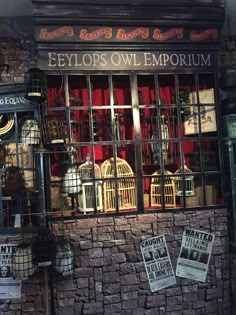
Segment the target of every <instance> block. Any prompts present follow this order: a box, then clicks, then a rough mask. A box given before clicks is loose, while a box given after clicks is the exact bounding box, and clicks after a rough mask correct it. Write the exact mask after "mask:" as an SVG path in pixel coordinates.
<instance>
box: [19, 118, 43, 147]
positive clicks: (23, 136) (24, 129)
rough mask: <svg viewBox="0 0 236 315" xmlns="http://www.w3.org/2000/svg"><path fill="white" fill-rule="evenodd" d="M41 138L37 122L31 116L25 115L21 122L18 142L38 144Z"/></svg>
mask: <svg viewBox="0 0 236 315" xmlns="http://www.w3.org/2000/svg"><path fill="white" fill-rule="evenodd" d="M40 138H41V133H40V128H39V122H38V121H37V120H36V119H35V118H33V117H27V118H25V119H24V121H23V122H22V124H21V133H20V142H21V143H26V144H39V143H40Z"/></svg>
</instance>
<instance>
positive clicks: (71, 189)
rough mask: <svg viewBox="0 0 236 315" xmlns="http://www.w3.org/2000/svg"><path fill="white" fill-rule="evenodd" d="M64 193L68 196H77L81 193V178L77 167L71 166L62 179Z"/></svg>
mask: <svg viewBox="0 0 236 315" xmlns="http://www.w3.org/2000/svg"><path fill="white" fill-rule="evenodd" d="M62 190H63V192H64V193H67V194H68V195H73V194H79V193H80V191H81V178H80V172H79V169H78V167H77V166H75V165H72V166H70V167H69V168H68V170H67V172H66V174H65V175H64V177H63V188H62Z"/></svg>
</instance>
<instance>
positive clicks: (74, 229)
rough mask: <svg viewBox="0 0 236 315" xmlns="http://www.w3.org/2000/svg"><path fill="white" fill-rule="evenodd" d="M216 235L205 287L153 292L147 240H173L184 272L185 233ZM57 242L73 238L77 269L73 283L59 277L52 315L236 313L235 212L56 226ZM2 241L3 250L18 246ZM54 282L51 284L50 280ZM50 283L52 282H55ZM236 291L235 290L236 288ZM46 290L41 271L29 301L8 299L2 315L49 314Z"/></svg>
mask: <svg viewBox="0 0 236 315" xmlns="http://www.w3.org/2000/svg"><path fill="white" fill-rule="evenodd" d="M186 227H187V228H196V229H200V230H203V231H208V232H211V233H214V234H215V242H214V247H213V255H212V257H211V260H210V265H209V271H208V275H207V280H206V282H205V283H201V282H197V281H193V280H188V279H184V278H179V277H177V284H176V285H174V286H171V287H168V288H166V289H162V290H160V291H158V292H155V293H152V292H151V291H150V288H149V283H148V280H147V276H146V272H145V268H144V263H143V260H142V256H141V252H140V242H141V241H142V240H143V239H146V238H149V237H152V236H156V235H162V234H165V237H166V241H167V246H168V249H169V253H170V257H171V260H172V263H173V268H174V270H175V268H176V261H177V256H178V254H179V250H180V245H181V239H182V234H183V230H184V228H186ZM53 231H54V235H55V236H56V237H58V236H59V237H61V236H62V234H63V235H64V236H65V237H66V239H70V240H71V242H72V244H73V247H74V253H75V269H74V271H73V274H71V275H69V276H61V275H58V274H56V273H53V282H52V285H53V291H52V293H53V296H54V299H53V302H54V305H55V313H53V312H50V311H51V303H50V296H51V290H50V288H51V285H50V283H49V287H48V298H49V313H50V314H52V315H53V314H56V315H80V314H83V315H91V314H94V315H103V314H104V315H108V314H109V315H111V314H122V315H141V314H145V315H159V314H165V315H181V314H184V315H192V314H193V315H198V314H204V315H206V314H212V315H213V314H222V315H228V314H229V315H230V314H234V313H233V311H231V274H232V279H235V278H236V273H235V271H234V269H233V270H232V273H231V270H230V269H231V266H233V267H234V266H235V265H236V260H234V261H233V262H232V261H231V263H230V255H229V240H228V232H227V210H225V209H217V210H206V211H187V212H176V213H159V214H154V213H152V214H144V215H126V216H124V217H102V218H95V219H82V220H77V221H65V222H64V223H62V222H60V223H58V222H57V223H53ZM20 237H21V236H20V235H18V236H15V237H14V238H9V236H6V237H4V236H2V237H1V238H0V240H1V242H2V243H5V242H18V241H19V240H20ZM49 278H50V277H49ZM49 280H50V279H49ZM233 289H234V291H233V292H235V286H234V287H233ZM45 307H46V300H45V284H44V275H43V272H42V271H41V272H40V273H37V274H35V275H34V276H32V277H31V278H30V279H29V280H27V281H23V286H22V299H21V300H11V301H10V300H5V301H4V300H2V301H1V303H0V314H1V315H3V314H4V315H20V314H21V315H22V314H23V315H41V314H44V315H45V314H46V312H45Z"/></svg>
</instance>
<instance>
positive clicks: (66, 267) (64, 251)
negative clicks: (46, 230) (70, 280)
mask: <svg viewBox="0 0 236 315" xmlns="http://www.w3.org/2000/svg"><path fill="white" fill-rule="evenodd" d="M54 268H55V270H56V271H57V272H58V273H60V274H62V275H68V274H70V273H72V272H73V268H74V253H73V249H72V245H71V243H70V242H69V241H66V240H60V241H57V242H56V258H55V262H54Z"/></svg>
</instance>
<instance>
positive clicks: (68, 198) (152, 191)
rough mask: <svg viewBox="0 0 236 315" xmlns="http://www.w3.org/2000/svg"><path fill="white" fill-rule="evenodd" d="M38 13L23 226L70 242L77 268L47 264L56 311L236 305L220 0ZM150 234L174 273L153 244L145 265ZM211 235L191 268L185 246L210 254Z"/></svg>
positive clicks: (38, 4)
mask: <svg viewBox="0 0 236 315" xmlns="http://www.w3.org/2000/svg"><path fill="white" fill-rule="evenodd" d="M203 8H204V10H203ZM169 12H172V13H171V14H170V13H169ZM33 13H34V27H35V41H36V45H37V53H38V58H37V61H36V65H35V66H34V67H33V68H32V69H31V72H29V81H28V83H29V82H31V83H32V82H34V84H33V85H32V86H33V87H34V88H35V87H36V86H37V84H38V82H39V81H37V80H38V78H39V77H40V78H41V79H42V78H43V80H42V81H40V86H38V87H39V88H40V93H39V94H37V93H36V94H34V93H32V91H29V90H27V93H28V95H27V98H28V99H29V100H30V101H32V102H33V103H34V104H37V114H34V115H35V118H37V120H38V121H39V126H40V130H41V131H40V135H41V138H40V140H39V141H38V142H37V143H36V142H34V141H33V140H31V142H30V141H29V140H28V138H27V139H26V137H27V135H26V134H24V136H21V140H22V139H23V140H24V141H23V142H26V143H28V144H29V143H30V145H31V147H33V151H34V153H32V154H33V155H34V154H35V156H36V158H35V182H36V189H35V187H34V184H32V186H33V187H31V189H30V197H29V194H28V195H27V198H28V199H30V200H31V210H30V211H31V212H30V215H28V216H27V218H28V217H29V218H30V219H29V218H28V219H27V220H23V226H24V225H25V227H26V226H28V225H29V223H30V224H31V225H34V224H35V225H36V226H40V225H42V224H43V225H45V226H46V225H47V226H48V227H49V228H50V230H51V232H52V234H53V236H54V237H55V239H56V240H57V239H63V240H66V241H69V242H70V244H72V246H73V251H74V266H73V270H72V272H69V273H68V272H64V273H63V272H58V269H57V270H56V271H57V272H51V269H50V272H49V274H50V273H51V274H52V278H51V280H50V284H51V285H50V290H51V293H52V295H51V298H50V307H51V313H52V314H53V313H55V314H60V315H61V314H233V313H232V310H231V280H230V260H229V243H230V241H229V237H232V235H233V234H234V233H233V232H232V231H230V233H231V234H232V235H230V233H229V231H228V218H229V214H228V210H227V207H226V204H225V187H224V180H223V164H224V161H223V152H222V141H221V139H222V128H221V116H220V93H219V91H220V87H219V73H220V55H219V48H220V41H221V27H222V23H223V22H224V4H223V3H222V2H221V1H218V2H217V4H214V5H213V2H211V1H210V2H209V1H208V2H205V1H193V3H192V5H191V6H189V5H187V3H186V1H178V3H176V2H173V3H172V2H171V1H166V2H165V3H164V2H163V3H162V2H161V4H158V5H157V4H155V3H153V2H152V1H150V3H149V2H148V3H145V4H144V3H142V2H141V1H138V2H135V3H132V1H131V3H129V4H128V5H127V3H125V1H122V2H121V3H119V4H112V5H111V4H108V3H107V2H106V1H103V2H101V3H100V4H96V3H94V2H93V1H89V2H88V3H86V4H84V3H80V4H78V3H76V2H75V1H72V2H71V3H70V4H63V3H62V2H61V1H58V2H57V3H56V4H53V3H51V4H48V3H46V2H45V1H33ZM38 68H39V69H40V71H38V70H37V69H38ZM42 73H43V75H42ZM38 75H39V76H38ZM37 76H38V77H37ZM35 77H37V80H36V81H33V80H31V79H32V78H34V79H35ZM44 79H45V80H44ZM32 86H31V87H32ZM17 115H18V114H17ZM17 115H16V116H17ZM20 116H21V115H20ZM21 118H22V117H21ZM22 137H23V138H22ZM7 141H8V142H10V141H9V140H8V139H7ZM32 141H33V142H32ZM17 146H18V144H17ZM25 170H27V167H25ZM32 173H33V174H34V167H32ZM37 183H39V186H38V187H37ZM5 185H6V182H5ZM34 190H35V191H34ZM4 192H5V193H7V191H6V187H5V190H4ZM35 195H36V198H38V200H39V203H38V204H37V201H36V202H35V203H33V201H34V199H33V198H35ZM13 199H14V198H13ZM6 203H7V202H6ZM38 205H39V210H40V211H42V217H40V218H41V220H40V219H38V216H37V215H38V212H37V211H36V209H37V206H38ZM13 206H15V207H16V208H17V207H18V204H17V205H13ZM3 207H4V205H3ZM17 210H18V208H17ZM29 220H31V221H30V222H29ZM6 222H7V223H6ZM15 222H16V221H14V224H15ZM4 224H5V225H7V224H8V225H9V226H11V224H12V221H11V220H10V221H6V219H4V218H3V225H4ZM186 233H187V234H186ZM192 233H193V234H194V237H195V238H196V239H197V242H196V240H195V238H194V237H193V234H192ZM188 234H189V235H188ZM184 235H188V238H187V239H188V244H189V245H188V246H189V248H187V247H188V246H187V245H186V248H187V254H186V255H187V256H185V257H184V250H183V247H184V245H183V241H182V239H183V236H184ZM191 235H192V236H191ZM212 237H214V238H212ZM154 238H155V240H156V241H155V242H157V240H158V242H159V240H161V239H162V240H163V239H165V243H164V244H165V246H164V247H165V248H166V249H167V252H168V262H169V263H171V265H172V270H171V271H170V273H171V272H172V278H171V280H170V279H169V278H170V277H169V275H170V274H168V273H167V271H166V269H167V268H166V269H165V268H164V267H163V268H162V267H161V266H162V265H161V262H164V260H161V259H163V258H161V256H160V255H161V254H158V257H156V258H155V259H154V260H155V261H156V264H154V265H155V266H157V267H155V268H156V269H155V268H154V267H150V268H154V269H155V270H154V269H153V270H151V269H150V268H148V266H151V264H149V258H147V256H145V255H146V253H145V251H144V252H143V248H144V245H143V244H146V243H147V242H146V243H145V241H147V240H149V239H152V240H153V239H154ZM203 238H205V239H203ZM190 239H191V240H192V241H191V242H192V245H191V244H190V243H191V242H190ZM207 239H209V243H206V241H207ZM210 239H211V240H212V239H214V242H212V252H211V251H209V252H207V255H209V256H207V257H208V258H207V260H206V261H205V263H203V262H201V261H200V258H199V260H198V262H197V263H196V264H195V265H194V263H192V264H190V267H191V268H190V271H189V272H190V273H189V274H188V270H189V269H188V268H187V267H188V265H186V266H185V267H186V268H185V269H184V267H180V266H179V261H177V260H178V259H179V256H180V252H181V253H183V256H182V259H183V260H182V263H186V264H188V261H193V260H194V259H193V258H191V250H190V249H191V248H192V249H194V248H195V249H197V251H198V254H200V255H201V256H204V255H203V252H204V249H203V247H201V246H203V244H205V245H204V246H206V244H208V245H207V246H208V247H210V245H209V244H210ZM200 241H201V242H202V243H201V244H202V245H201V246H200V245H199V244H200ZM204 242H205V243H204ZM145 257H146V258H145ZM184 259H186V260H184ZM163 266H164V265H163ZM194 267H195V268H196V272H195V274H194V272H193V270H194ZM178 268H180V269H178ZM181 268H182V269H181ZM204 268H205V271H206V277H205V279H204V277H203V278H201V276H200V274H201V271H203V270H204ZM54 271H55V270H54ZM70 271H71V270H70ZM191 272H192V274H191ZM34 277H36V278H37V277H38V276H37V274H36V276H35V275H34V276H33V277H32V278H31V277H30V278H29V280H27V281H28V283H30V282H31V279H34ZM158 279H159V280H160V279H167V280H166V282H165V281H164V282H158V281H159V280H158ZM168 279H169V280H168ZM173 279H174V280H173ZM154 280H155V281H156V282H157V285H156V287H155V286H152V283H155V281H154ZM168 281H169V282H168ZM171 281H172V282H171ZM158 283H159V284H158ZM160 283H161V284H160ZM158 285H159V286H158ZM32 308H33V309H34V310H37V307H36V306H34V302H32ZM47 308H48V309H49V305H47ZM40 311H41V310H38V312H39V313H40ZM27 312H28V311H27ZM27 312H25V314H27ZM29 312H30V310H29Z"/></svg>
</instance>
